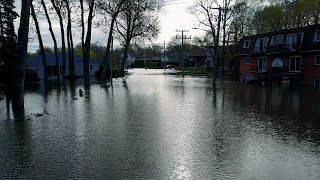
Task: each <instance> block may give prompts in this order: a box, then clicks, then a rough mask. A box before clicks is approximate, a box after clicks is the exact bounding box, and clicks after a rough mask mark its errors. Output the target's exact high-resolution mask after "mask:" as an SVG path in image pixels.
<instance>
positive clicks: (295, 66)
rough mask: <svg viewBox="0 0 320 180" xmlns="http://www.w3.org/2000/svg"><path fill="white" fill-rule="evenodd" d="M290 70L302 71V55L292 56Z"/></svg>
mask: <svg viewBox="0 0 320 180" xmlns="http://www.w3.org/2000/svg"><path fill="white" fill-rule="evenodd" d="M289 70H290V72H301V57H300V56H294V57H290V64H289Z"/></svg>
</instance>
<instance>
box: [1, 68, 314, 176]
mask: <svg viewBox="0 0 320 180" xmlns="http://www.w3.org/2000/svg"><path fill="white" fill-rule="evenodd" d="M162 73H163V71H162V70H147V71H146V70H144V69H143V70H139V69H137V70H134V71H133V75H132V76H130V77H128V78H126V79H117V80H115V81H114V82H113V88H111V87H109V85H107V84H98V83H95V82H84V81H83V80H79V81H76V82H73V83H67V84H65V85H60V86H59V85H58V84H55V83H52V84H51V83H48V84H47V85H46V86H44V85H39V86H38V87H33V88H28V90H27V92H26V95H25V103H26V105H25V114H26V115H27V116H28V117H30V118H31V119H28V120H25V122H18V121H14V120H11V119H14V118H15V117H14V116H13V115H14V113H13V112H11V111H9V112H8V111H7V108H6V103H5V102H3V101H1V102H0V137H1V138H0V179H16V178H21V179H30V178H32V179H61V178H63V179H74V178H76V179H77V178H81V179H82V178H84V179H101V178H102V179H126V178H127V179H319V178H320V172H319V169H320V163H319V162H320V153H319V151H320V150H319V149H320V148H319V146H320V139H319V137H320V136H319V135H320V133H319V132H320V124H319V119H320V97H319V96H320V94H319V93H317V92H315V91H314V90H313V89H290V88H289V87H281V86H272V87H263V86H245V85H240V84H239V83H238V82H227V81H226V82H220V83H218V85H217V89H216V90H213V89H212V88H211V86H210V85H211V84H212V83H211V81H210V79H208V78H205V77H185V78H182V77H179V76H168V75H167V76H165V75H163V74H162ZM80 89H81V90H83V91H84V93H83V97H81V96H80V94H79V90H80ZM44 112H47V113H44ZM41 113H42V114H41ZM37 114H41V116H38V117H36V116H37Z"/></svg>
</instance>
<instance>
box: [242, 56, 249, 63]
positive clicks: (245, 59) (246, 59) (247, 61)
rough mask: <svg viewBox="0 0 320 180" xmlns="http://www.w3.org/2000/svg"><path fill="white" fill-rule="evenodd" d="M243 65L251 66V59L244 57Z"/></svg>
mask: <svg viewBox="0 0 320 180" xmlns="http://www.w3.org/2000/svg"><path fill="white" fill-rule="evenodd" d="M243 61H244V64H251V58H250V57H246V58H244V60H243Z"/></svg>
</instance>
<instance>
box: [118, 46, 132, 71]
mask: <svg viewBox="0 0 320 180" xmlns="http://www.w3.org/2000/svg"><path fill="white" fill-rule="evenodd" d="M129 45H130V40H127V41H126V44H125V46H124V50H123V57H122V61H121V69H120V75H121V76H122V77H123V76H124V75H125V74H124V66H125V65H126V60H127V57H128V50H129Z"/></svg>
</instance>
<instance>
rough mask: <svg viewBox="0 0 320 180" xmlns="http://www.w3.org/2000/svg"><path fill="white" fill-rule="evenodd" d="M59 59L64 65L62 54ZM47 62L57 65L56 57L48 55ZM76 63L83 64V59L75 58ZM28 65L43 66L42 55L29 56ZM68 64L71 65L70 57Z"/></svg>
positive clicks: (67, 60)
mask: <svg viewBox="0 0 320 180" xmlns="http://www.w3.org/2000/svg"><path fill="white" fill-rule="evenodd" d="M58 59H59V64H61V65H62V64H63V60H62V54H59V55H58ZM46 62H47V65H55V64H56V58H55V55H54V54H48V53H46ZM90 62H94V63H98V62H97V61H94V60H92V59H90ZM74 63H75V64H81V63H82V57H80V56H75V57H74ZM26 64H27V65H42V56H41V55H40V54H37V55H32V56H29V57H28V58H27V61H26ZM66 64H67V65H68V64H69V58H68V56H67V59H66Z"/></svg>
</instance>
